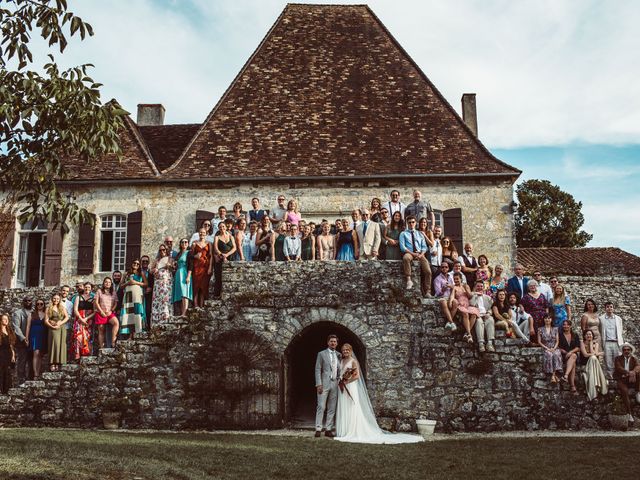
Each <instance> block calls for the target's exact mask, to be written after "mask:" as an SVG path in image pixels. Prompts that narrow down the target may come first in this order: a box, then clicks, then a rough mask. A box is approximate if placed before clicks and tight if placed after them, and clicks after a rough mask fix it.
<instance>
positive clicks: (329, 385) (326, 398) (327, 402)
mask: <svg viewBox="0 0 640 480" xmlns="http://www.w3.org/2000/svg"><path fill="white" fill-rule="evenodd" d="M337 346H338V337H337V335H329V337H328V338H327V348H326V349H325V350H322V351H320V352H318V356H317V357H316V392H317V394H318V406H317V408H316V434H315V435H316V437H319V436H320V435H321V434H322V433H321V432H322V430H323V423H324V430H325V432H324V434H325V436H327V437H329V438H333V437H335V432H334V430H335V421H336V403H337V401H338V374H339V371H340V359H341V355H340V353H338V352H337V351H336V347H337ZM325 412H326V414H327V420H326V422H323V420H324V415H325Z"/></svg>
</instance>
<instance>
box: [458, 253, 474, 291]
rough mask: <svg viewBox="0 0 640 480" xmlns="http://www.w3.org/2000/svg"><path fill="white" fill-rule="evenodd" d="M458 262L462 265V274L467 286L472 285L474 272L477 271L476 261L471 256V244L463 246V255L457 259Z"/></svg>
mask: <svg viewBox="0 0 640 480" xmlns="http://www.w3.org/2000/svg"><path fill="white" fill-rule="evenodd" d="M458 261H459V262H460V264H461V265H462V273H463V274H464V276H465V278H466V279H467V284H469V285H473V282H474V281H475V279H476V270H478V261H477V260H476V258H475V257H474V256H473V245H472V244H471V243H465V244H464V253H463V254H462V255H460V256H459V257H458Z"/></svg>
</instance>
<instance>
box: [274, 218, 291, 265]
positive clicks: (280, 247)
mask: <svg viewBox="0 0 640 480" xmlns="http://www.w3.org/2000/svg"><path fill="white" fill-rule="evenodd" d="M285 238H287V224H286V222H280V223H279V224H278V230H277V231H276V232H274V233H273V234H272V235H271V261H273V262H284V261H286V257H285V256H284V239H285Z"/></svg>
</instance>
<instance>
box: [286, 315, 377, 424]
mask: <svg viewBox="0 0 640 480" xmlns="http://www.w3.org/2000/svg"><path fill="white" fill-rule="evenodd" d="M331 334H335V335H337V336H338V338H339V342H338V348H340V347H341V346H342V344H344V343H349V344H351V345H352V346H353V350H354V353H355V355H356V357H357V358H358V361H359V362H360V365H361V368H362V370H363V374H364V375H365V376H366V364H367V359H366V349H365V346H364V344H363V343H362V342H361V341H360V339H359V338H358V337H357V335H356V334H355V333H353V332H352V331H351V330H349V329H348V328H347V327H344V326H343V325H340V324H338V323H334V322H317V323H314V324H313V325H310V326H308V327H306V328H305V329H304V330H302V331H301V332H300V333H298V334H297V335H296V336H295V337H293V339H292V340H291V343H289V346H288V347H287V349H286V350H285V375H286V390H285V399H284V400H285V414H286V419H287V421H288V422H289V423H290V424H291V425H292V426H295V427H305V428H306V427H313V426H314V423H315V412H316V389H315V385H314V384H315V380H314V377H315V365H316V356H317V355H318V352H319V351H320V350H324V349H325V348H327V337H328V336H329V335H331Z"/></svg>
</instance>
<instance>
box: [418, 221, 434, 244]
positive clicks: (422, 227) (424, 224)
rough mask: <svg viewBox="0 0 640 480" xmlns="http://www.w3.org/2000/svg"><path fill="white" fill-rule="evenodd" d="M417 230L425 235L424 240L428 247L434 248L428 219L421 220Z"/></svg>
mask: <svg viewBox="0 0 640 480" xmlns="http://www.w3.org/2000/svg"><path fill="white" fill-rule="evenodd" d="M416 230H417V231H418V232H420V233H421V234H422V235H424V239H425V241H426V242H427V246H428V247H431V246H433V237H432V236H431V231H430V230H429V222H428V221H427V219H426V218H424V217H423V218H421V219H420V220H418V223H417V227H416Z"/></svg>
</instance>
